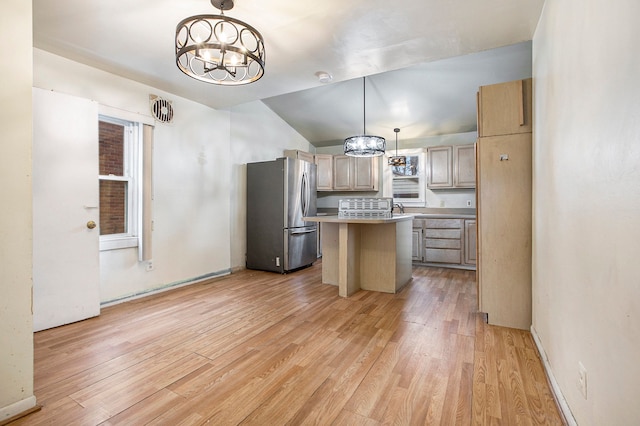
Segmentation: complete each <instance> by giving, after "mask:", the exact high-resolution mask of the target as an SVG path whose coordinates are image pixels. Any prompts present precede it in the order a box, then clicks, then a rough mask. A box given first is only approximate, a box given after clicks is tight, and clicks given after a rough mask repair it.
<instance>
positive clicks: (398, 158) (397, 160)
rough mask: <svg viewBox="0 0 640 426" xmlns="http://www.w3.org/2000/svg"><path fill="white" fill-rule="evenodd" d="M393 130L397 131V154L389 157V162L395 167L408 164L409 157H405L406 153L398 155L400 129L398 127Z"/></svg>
mask: <svg viewBox="0 0 640 426" xmlns="http://www.w3.org/2000/svg"><path fill="white" fill-rule="evenodd" d="M393 131H394V132H396V155H394V156H392V157H389V162H388V164H389V165H390V166H393V167H395V166H406V165H407V157H405V156H404V155H398V133H400V129H399V128H397V127H396V128H395V129H393Z"/></svg>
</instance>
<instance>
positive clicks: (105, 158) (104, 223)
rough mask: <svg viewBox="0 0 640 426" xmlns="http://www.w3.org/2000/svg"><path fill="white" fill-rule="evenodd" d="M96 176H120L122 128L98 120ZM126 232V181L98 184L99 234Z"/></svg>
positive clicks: (122, 162)
mask: <svg viewBox="0 0 640 426" xmlns="http://www.w3.org/2000/svg"><path fill="white" fill-rule="evenodd" d="M99 144H100V148H99V156H100V174H101V175H115V176H123V173H124V126H122V125H118V124H113V123H107V122H104V121H100V127H99ZM125 232H127V182H120V181H110V180H101V181H100V235H109V234H122V233H125Z"/></svg>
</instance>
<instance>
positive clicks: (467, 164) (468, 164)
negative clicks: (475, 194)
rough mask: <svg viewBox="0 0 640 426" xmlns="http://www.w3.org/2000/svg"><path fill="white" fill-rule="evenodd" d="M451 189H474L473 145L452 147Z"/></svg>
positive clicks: (474, 151) (474, 162) (474, 159)
mask: <svg viewBox="0 0 640 426" xmlns="http://www.w3.org/2000/svg"><path fill="white" fill-rule="evenodd" d="M453 187H454V188H475V187H476V147H475V145H474V144H471V145H454V146H453Z"/></svg>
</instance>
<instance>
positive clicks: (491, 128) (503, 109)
mask: <svg viewBox="0 0 640 426" xmlns="http://www.w3.org/2000/svg"><path fill="white" fill-rule="evenodd" d="M532 93H533V91H532V80H531V79H530V78H529V79H526V80H515V81H510V82H508V83H500V84H493V85H489V86H482V87H480V90H479V92H478V136H479V137H486V136H500V135H512V134H516V133H531V131H532V125H531V124H532V119H531V117H532V114H531V109H532V102H531V99H532Z"/></svg>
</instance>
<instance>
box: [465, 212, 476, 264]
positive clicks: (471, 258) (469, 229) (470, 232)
mask: <svg viewBox="0 0 640 426" xmlns="http://www.w3.org/2000/svg"><path fill="white" fill-rule="evenodd" d="M464 263H466V264H467V265H475V264H476V221H475V220H474V219H466V220H465V221H464Z"/></svg>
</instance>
